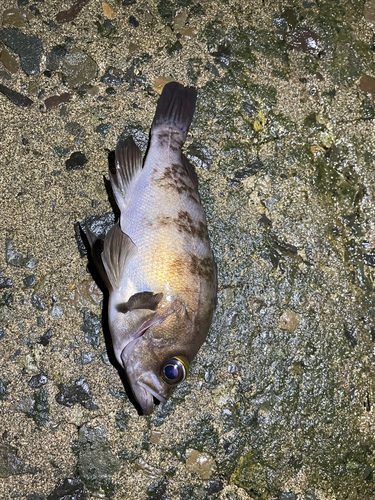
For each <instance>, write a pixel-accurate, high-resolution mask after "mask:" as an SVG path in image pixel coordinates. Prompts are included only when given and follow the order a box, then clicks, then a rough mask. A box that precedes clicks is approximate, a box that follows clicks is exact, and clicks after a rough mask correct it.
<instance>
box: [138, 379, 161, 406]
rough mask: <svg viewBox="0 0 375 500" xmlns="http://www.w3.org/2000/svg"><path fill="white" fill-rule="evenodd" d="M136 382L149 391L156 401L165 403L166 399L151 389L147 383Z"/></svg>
mask: <svg viewBox="0 0 375 500" xmlns="http://www.w3.org/2000/svg"><path fill="white" fill-rule="evenodd" d="M138 384H139V385H140V386H141V387H143V389H145V390H146V391H147V392H149V393H150V394H151V395H152V396H153V397H154V398H156V399H157V400H158V401H160V403H161V404H162V405H165V403H166V402H167V400H166V399H165V398H164V397H163V396H161V395H160V394H158V393H157V392H156V391H154V390H153V389H151V387H149V386H148V385H147V384H145V383H144V382H138Z"/></svg>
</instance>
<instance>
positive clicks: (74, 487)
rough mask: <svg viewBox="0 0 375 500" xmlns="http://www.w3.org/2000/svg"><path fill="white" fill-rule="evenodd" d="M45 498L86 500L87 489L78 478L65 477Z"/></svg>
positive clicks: (50, 499)
mask: <svg viewBox="0 0 375 500" xmlns="http://www.w3.org/2000/svg"><path fill="white" fill-rule="evenodd" d="M47 500H87V491H86V490H85V487H84V484H83V483H82V481H81V480H80V479H74V478H73V479H71V478H66V479H65V480H64V482H63V483H62V484H60V485H59V486H56V488H55V489H54V490H53V491H51V493H50V494H49V495H48V497H47Z"/></svg>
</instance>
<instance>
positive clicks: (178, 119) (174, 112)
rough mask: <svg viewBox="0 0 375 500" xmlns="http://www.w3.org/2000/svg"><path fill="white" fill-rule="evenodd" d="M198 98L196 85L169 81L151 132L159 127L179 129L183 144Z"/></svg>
mask: <svg viewBox="0 0 375 500" xmlns="http://www.w3.org/2000/svg"><path fill="white" fill-rule="evenodd" d="M196 100H197V90H196V89H195V88H194V87H184V86H183V85H181V84H180V83H177V82H170V83H167V85H165V87H164V88H163V92H162V94H161V96H160V99H159V101H158V105H157V107H156V111H155V117H154V121H153V122H152V127H151V134H152V133H153V132H155V130H156V129H157V128H159V127H160V128H171V129H175V130H179V131H180V132H181V138H182V144H183V143H184V142H185V139H186V136H187V133H188V129H189V127H190V123H191V120H192V119H193V114H194V110H195V103H196Z"/></svg>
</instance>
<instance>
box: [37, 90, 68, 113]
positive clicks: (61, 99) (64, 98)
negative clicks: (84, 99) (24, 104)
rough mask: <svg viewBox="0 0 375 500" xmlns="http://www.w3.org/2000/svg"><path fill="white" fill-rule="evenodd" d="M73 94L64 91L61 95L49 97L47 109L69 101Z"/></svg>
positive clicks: (46, 103) (45, 102) (46, 102)
mask: <svg viewBox="0 0 375 500" xmlns="http://www.w3.org/2000/svg"><path fill="white" fill-rule="evenodd" d="M72 97H73V95H72V94H69V93H68V92H64V93H63V94H61V95H53V96H51V97H48V98H47V99H46V100H45V101H44V104H45V106H46V109H47V110H48V109H53V108H57V107H58V106H61V105H62V104H66V103H67V102H69V101H71V100H72Z"/></svg>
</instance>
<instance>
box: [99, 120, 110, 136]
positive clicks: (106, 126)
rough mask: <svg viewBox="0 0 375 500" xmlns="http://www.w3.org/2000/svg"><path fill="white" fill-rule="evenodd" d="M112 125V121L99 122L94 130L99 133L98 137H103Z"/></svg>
mask: <svg viewBox="0 0 375 500" xmlns="http://www.w3.org/2000/svg"><path fill="white" fill-rule="evenodd" d="M111 127H112V123H101V124H100V125H98V126H97V127H96V129H95V132H96V133H97V134H98V135H100V137H105V136H106V135H107V134H108V132H109V131H110V129H111Z"/></svg>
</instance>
